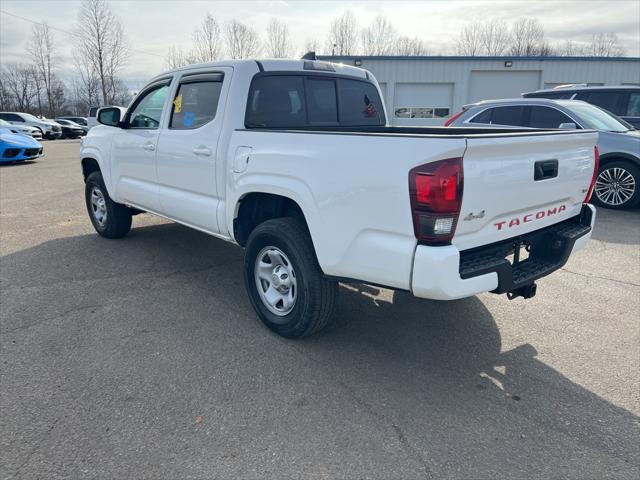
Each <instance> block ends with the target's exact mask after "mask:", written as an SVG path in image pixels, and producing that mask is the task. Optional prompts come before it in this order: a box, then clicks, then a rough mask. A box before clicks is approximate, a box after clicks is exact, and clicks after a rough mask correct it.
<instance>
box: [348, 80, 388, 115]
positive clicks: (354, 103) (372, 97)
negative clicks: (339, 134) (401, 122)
mask: <svg viewBox="0 0 640 480" xmlns="http://www.w3.org/2000/svg"><path fill="white" fill-rule="evenodd" d="M339 89H340V111H341V113H340V124H341V125H346V126H364V125H384V115H383V114H382V111H383V110H382V102H381V101H380V96H379V95H378V91H377V90H376V88H375V87H374V86H373V84H371V83H369V82H361V81H359V80H346V79H340V81H339Z"/></svg>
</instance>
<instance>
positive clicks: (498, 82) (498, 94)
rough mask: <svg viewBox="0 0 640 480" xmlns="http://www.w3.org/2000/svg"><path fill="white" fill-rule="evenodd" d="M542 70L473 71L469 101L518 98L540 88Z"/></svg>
mask: <svg viewBox="0 0 640 480" xmlns="http://www.w3.org/2000/svg"><path fill="white" fill-rule="evenodd" d="M540 73H541V72H540V71H539V70H534V71H524V72H523V71H510V72H496V71H491V72H483V71H473V72H471V81H470V83H469V99H468V103H473V102H478V101H480V100H493V99H497V98H518V97H520V94H522V93H524V92H533V91H534V90H538V89H539V88H540Z"/></svg>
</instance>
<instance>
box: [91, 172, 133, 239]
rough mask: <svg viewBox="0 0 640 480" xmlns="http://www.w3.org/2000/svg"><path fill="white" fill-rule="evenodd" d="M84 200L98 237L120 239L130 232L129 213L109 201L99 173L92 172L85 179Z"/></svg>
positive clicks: (122, 206)
mask: <svg viewBox="0 0 640 480" xmlns="http://www.w3.org/2000/svg"><path fill="white" fill-rule="evenodd" d="M84 198H85V202H86V204H87V212H88V213H89V218H90V219H91V223H92V224H93V228H95V229H96V232H98V233H99V234H100V235H102V236H103V237H106V238H120V237H124V236H125V235H126V234H127V233H128V232H129V230H131V211H130V210H129V208H128V207H126V206H125V205H122V204H120V203H116V202H114V201H113V200H111V197H110V196H109V193H108V192H107V188H106V187H105V185H104V180H103V179H102V174H101V173H100V172H93V173H92V174H91V175H89V176H88V177H87V181H86V183H85V187H84Z"/></svg>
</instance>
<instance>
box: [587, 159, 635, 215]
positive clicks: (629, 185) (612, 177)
mask: <svg viewBox="0 0 640 480" xmlns="http://www.w3.org/2000/svg"><path fill="white" fill-rule="evenodd" d="M635 191H636V181H635V179H634V178H633V175H631V173H629V172H628V171H627V170H626V169H624V168H622V167H613V168H605V169H604V170H602V171H601V172H600V174H599V175H598V178H597V180H596V188H595V194H596V196H597V197H598V200H600V201H601V202H602V203H604V204H605V205H611V206H616V207H617V206H619V205H622V204H624V203H626V202H628V201H629V200H630V199H631V197H633V194H634V193H635Z"/></svg>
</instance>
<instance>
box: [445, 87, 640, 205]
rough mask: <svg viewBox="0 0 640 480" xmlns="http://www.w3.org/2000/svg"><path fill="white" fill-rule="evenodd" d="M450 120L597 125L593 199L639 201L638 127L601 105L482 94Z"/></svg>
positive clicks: (538, 125) (531, 125)
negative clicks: (485, 97) (481, 98)
mask: <svg viewBox="0 0 640 480" xmlns="http://www.w3.org/2000/svg"><path fill="white" fill-rule="evenodd" d="M449 126H452V127H496V128H501V127H502V128H503V127H512V126H515V127H525V128H545V129H546V128H549V129H553V128H576V129H595V130H598V131H599V137H598V150H599V152H600V168H599V171H598V179H597V182H596V188H595V194H594V196H593V201H594V202H595V203H597V204H599V205H601V206H604V207H608V208H616V209H623V208H632V207H634V206H636V205H638V203H640V131H638V130H635V129H634V128H633V127H632V126H631V125H629V124H628V123H627V122H625V121H624V120H622V119H620V118H618V117H616V116H615V115H613V114H611V113H609V112H607V111H606V110H604V109H602V108H599V107H596V106H594V105H591V104H589V103H586V102H582V101H580V100H549V99H542V98H526V99H506V100H485V101H482V102H478V103H474V104H471V105H467V106H465V107H464V109H463V111H462V112H460V113H459V114H458V115H456V116H455V118H453V120H452V121H451V122H449Z"/></svg>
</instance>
